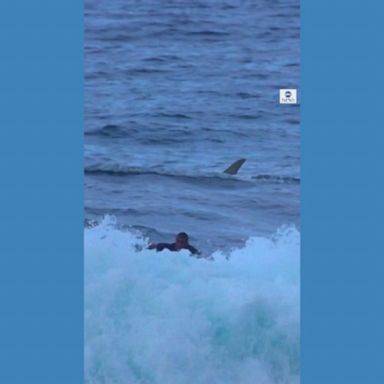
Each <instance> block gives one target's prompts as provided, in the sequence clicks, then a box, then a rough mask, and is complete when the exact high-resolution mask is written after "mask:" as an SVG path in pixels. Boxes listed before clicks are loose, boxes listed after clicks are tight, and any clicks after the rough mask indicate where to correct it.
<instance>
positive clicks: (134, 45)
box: [84, 0, 300, 384]
mask: <svg viewBox="0 0 384 384" xmlns="http://www.w3.org/2000/svg"><path fill="white" fill-rule="evenodd" d="M299 13H300V9H299V1H298V0H253V1H247V0H245V1H240V0H226V1H218V0H212V1H170V0H164V1H153V0H144V1H133V0H86V1H85V148H84V151H85V212H86V220H87V222H88V223H89V222H90V221H93V220H96V221H97V222H101V221H102V220H103V217H104V216H105V215H112V216H114V217H115V220H116V222H117V224H116V225H113V226H112V227H113V229H111V228H112V227H111V225H110V223H109V222H107V223H105V221H104V224H102V225H101V226H98V227H96V228H95V229H87V230H86V265H87V270H86V300H87V304H86V308H87V309H86V313H88V317H87V316H86V319H88V320H86V329H87V330H88V335H87V337H86V346H87V351H88V352H87V351H86V377H87V383H97V384H100V383H124V384H130V383H135V384H136V383H144V384H145V383H160V384H189V383H204V384H205V383H231V382H239V383H240V382H241V383H245V384H246V383H252V384H253V383H256V382H257V383H259V384H263V383H266V384H270V383H290V384H291V383H297V382H298V380H299V379H298V323H299V317H298V301H299V293H298V292H299V290H298V289H299V288H298V287H299V280H298V279H299V277H298V273H299V270H298V268H299V267H298V255H299V245H298V241H299V240H298V236H299V233H298V232H297V231H296V230H295V229H293V228H294V227H296V228H297V229H299V227H300V216H299V214H300V210H299V198H300V119H299V106H298V105H280V104H279V89H280V88H299V74H300V61H299V55H300V52H299V34H300V29H299ZM239 158H246V159H247V161H246V163H245V164H244V165H243V167H242V168H241V169H240V171H239V173H238V174H237V175H235V176H229V175H226V174H224V173H223V170H224V169H225V168H227V166H228V165H229V164H231V163H232V162H233V161H235V160H237V159H239ZM108 220H110V219H108ZM286 226H288V228H290V229H289V230H288V232H287V233H286V232H284V231H283V232H284V233H283V234H281V233H280V234H276V231H277V230H278V229H279V228H282V227H286ZM119 229H120V230H121V229H123V232H121V231H119ZM180 231H186V232H188V233H189V234H190V237H191V238H192V243H193V244H194V245H196V246H197V247H198V248H200V249H201V250H202V252H203V254H205V255H211V254H212V253H213V252H215V251H216V252H219V253H220V252H224V253H226V255H228V252H229V253H231V252H232V253H231V255H232V256H233V255H237V254H238V253H239V252H240V253H241V252H243V251H244V252H245V254H244V255H243V254H241V255H242V256H241V255H240V256H239V260H243V261H242V262H240V263H243V264H241V266H239V265H236V264H235V265H232V266H231V265H229V264H228V263H229V262H228V263H227V264H225V263H224V264H223V265H222V266H221V267H220V268H219V269H218V270H216V269H214V268H213V267H209V268H210V269H209V270H204V271H202V270H201V268H204V267H202V265H203V266H204V265H205V264H201V263H207V262H205V261H200V264H199V265H198V266H195V264H193V263H194V261H190V260H187V259H185V264H183V262H182V261H177V263H178V262H180V263H182V265H179V264H177V265H179V267H180V268H181V269H178V268H176V270H175V264H174V263H173V262H174V261H175V259H174V257H175V256H174V255H166V256H169V257H168V258H166V260H162V259H161V260H160V259H159V258H161V257H163V255H160V254H156V253H153V252H152V253H150V252H148V251H142V253H140V252H139V256H137V254H136V253H134V252H135V251H134V250H135V249H136V250H137V249H140V247H143V246H145V244H146V241H147V240H146V239H147V238H149V239H150V240H152V241H172V240H173V237H174V234H175V233H177V232H180ZM292 231H293V232H292ZM292 233H293V234H292ZM124 234H125V235H124ZM125 236H128V237H129V238H128V237H125ZM132 236H133V237H132ZM101 239H105V240H101ZM135 239H136V240H135ZM103 241H104V242H103ZM276 244H277V245H276ZM287 244H288V245H287ZM292 244H293V245H292ZM123 245H124V247H123ZM138 245H139V248H137V246H138ZM131 246H132V249H131V248H130V247H131ZM114 247H117V248H116V249H115V248H114ZM135 247H136V248H135ZM274 247H277V248H276V249H275V248H274ZM235 248H236V249H238V250H239V249H243V251H236V250H235V251H234V250H233V249H235ZM125 252H127V253H125ZM132 252H133V253H132ZM236 252H237V253H236ZM106 255H108V256H106ZM128 255H130V256H128ZM261 255H262V256H263V259H262V261H260V260H259V259H258V257H259V256H260V257H261ZM276 255H278V258H279V260H280V259H281V260H284V261H283V262H282V263H277V262H276V261H271V260H272V259H273V260H275V259H274V257H275V256H276ZM129 257H131V259H129ZM276 257H277V256H276ZM99 258H101V259H102V260H104V259H103V258H106V259H108V260H109V261H105V260H104V261H97V260H99ZM126 258H128V259H129V260H130V261H127V259H126ZM148 258H149V259H150V263H149V264H147V263H146V261H143V260H148ZM270 259H271V260H270ZM169 260H172V263H171V264H170V262H169ZM176 260H184V259H183V258H182V257H181V258H179V259H176ZM251 260H253V261H251ZM232 262H233V261H232ZM126 263H128V264H126ZM142 263H143V264H142ZM190 263H192V264H193V265H192V264H190ZM253 263H254V264H253ZM278 264H279V266H278ZM212 265H214V263H213V264H212ZM281 265H284V266H287V265H288V266H289V267H286V268H285V267H284V268H282V267H281ZM249 268H255V270H254V271H253V272H252V273H254V274H255V275H252V274H251V275H248V272H247V270H248V269H249ZM122 271H125V272H122ZM127 271H130V272H129V273H128V272H127ZM154 271H155V272H154ZM165 271H166V272H165ZM181 271H184V272H181ZM258 271H265V274H263V273H261V272H258ZM271 271H275V272H276V273H275V274H271ZM124 273H125V274H124ZM180 273H181V275H180ZM249 273H251V272H249ZM258 273H260V274H261V275H262V278H261V277H260V276H261V275H258ZM121 274H122V275H121ZM272 275H273V277H272ZM170 276H172V278H170ZM196 276H199V277H196ZM195 278H196V279H197V280H196V281H195V280H194V279H195ZM201 279H203V280H201ZM204 279H205V280H204ZM191 281H195V284H196V285H193V284H192V283H190V282H191ZM207 281H210V283H209V284H208V283H207ZM100 282H103V283H102V285H101V283H100ZM222 282H223V284H222ZM225 282H226V283H225ZM146 284H147V285H146ZM226 284H227V285H226ZM271 287H272V291H273V292H275V295H272V294H271V289H270V288H271ZM132 292H135V295H136V296H137V297H140V300H138V301H130V300H131V299H129V298H132V297H133V296H132V295H133V293H132ZM181 292H182V294H181ZM203 292H205V294H203ZM244 292H249V294H250V297H248V296H247V295H244ZM252 292H253V293H254V296H252ZM267 292H268V293H267ZM179 294H180V296H182V297H183V299H181V297H179ZM153 295H155V296H158V297H159V300H160V301H161V303H162V304H161V305H162V307H161V308H163V310H164V311H165V312H166V313H165V312H163V310H162V309H161V308H160V307H158V306H157V304H156V303H155V302H152V301H151V300H150V299H149V298H150V297H152V296H153ZM207 295H208V296H207ZM271 295H272V296H271ZM240 296H241V299H240ZM251 296H252V297H251ZM220 297H221V298H223V297H224V298H225V300H224V301H220ZM236 297H238V299H235V298H236ZM132 300H133V299H132ZM244 300H245V301H244ZM172 302H176V303H178V304H177V306H178V308H180V311H175V308H174V307H173V306H172V304H171V303H172ZM124 305H125V306H124ZM124 308H125V309H124ZM195 308H202V310H201V313H200V312H199V315H197V314H196V311H195ZM204 308H205V309H204ZM124 311H128V312H124ZM170 313H176V314H175V316H176V318H174V319H172V321H171V322H170V323H167V321H168V320H169V317H166V314H168V315H169V314H170ZM200 315H201V317H199V316H200ZM151 316H152V317H151ZM287 317H288V318H287ZM127 318H129V319H131V320H130V322H128V323H126V321H127V320H126V319H127ZM132 319H134V320H132ZM192 319H193V320H192ZM139 320H140V321H139ZM179 320H181V321H183V322H184V324H188V328H187V330H186V329H181V328H180V329H179V328H177V327H178V325H177V324H179V322H178V321H179ZM136 321H137V322H136ZM104 323H107V324H108V327H107V326H104ZM143 323H145V324H147V325H148V324H149V325H148V327H149V329H150V332H149V333H146V329H147V328H146V327H144V326H143ZM138 324H140V326H139V325H138ZM195 325H197V328H196V329H195ZM135 326H137V327H136V328H135ZM164 326H165V327H170V328H172V327H176V328H177V332H176V334H172V333H169V334H167V332H168V331H167V332H165V331H164V328H163V327H164ZM180 327H181V325H180ZM242 327H243V328H242ZM167 329H168V328H167ZM193 329H195V333H194V331H192V330H193ZM241 329H246V330H247V331H246V333H242V332H243V331H241ZM164 332H165V333H164ZM169 332H170V331H169ZM236 332H237V333H236ZM252 332H253V333H252ZM181 334H184V335H186V339H185V340H183V341H181V340H180V335H181ZM140 335H141V337H140ZM154 335H158V336H157V337H158V339H156V337H155V338H154ZM160 335H161V336H160ZM247 335H248V336H247ZM249 335H250V336H249ZM153 340H155V344H153ZM156 340H157V341H158V343H157V341H156ZM197 340H200V341H201V340H204V341H203V342H202V344H201V345H200V342H198V341H197ZM241 340H242V341H241ZM156 343H157V344H156ZM239 343H240V344H239ZM176 344H177V345H180V346H179V349H177V348H176V349H175V345H176ZM170 346H172V348H171V347H170ZM103 348H104V349H103ZM114 348H118V349H117V350H115V349H114ZM200 348H203V350H202V351H201V353H202V355H201V356H205V357H206V359H205V360H204V359H202V361H200V360H199V359H197V360H196V357H197V355H198V354H199V353H200V352H199V351H200ZM159 351H164V356H163V357H164V361H162V363H161V364H160V363H159V364H160V365H157V363H155V357H154V355H155V354H157V353H159ZM143 354H144V355H143ZM108 356H113V358H112V357H108ZM139 356H145V359H144V360H140V357H139ZM180 356H184V357H185V356H189V357H190V359H187V360H185V361H184V360H183V359H181V357H180ZM201 356H200V357H201ZM179 358H180V359H181V360H180V361H178V359H179ZM204 361H205V362H206V364H207V366H206V367H205V369H204V370H202V371H199V367H201V364H203V362H204ZM220 361H221V362H222V363H223V365H220V364H221V363H220ZM176 362H177V364H178V365H177V364H176ZM173 363H175V364H176V365H175V366H173V365H172V364H173ZM194 364H196V366H195V365H194ZM177 367H179V368H177ZM197 371H199V374H198V375H197V376H196V377H195V380H192V377H191V375H193V372H195V373H196V372H197ZM231 374H232V376H231ZM191 380H192V381H191ZM226 380H227V381H226ZM255 380H256V381H255Z"/></svg>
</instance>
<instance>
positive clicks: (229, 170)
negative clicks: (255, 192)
mask: <svg viewBox="0 0 384 384" xmlns="http://www.w3.org/2000/svg"><path fill="white" fill-rule="evenodd" d="M246 160H247V159H239V160H236V161H235V162H234V163H232V164H231V165H230V166H229V167H228V168H227V169H226V170H225V171H224V173H228V175H236V173H237V172H238V171H239V169H240V168H241V166H242V165H243V164H244V163H245V161H246Z"/></svg>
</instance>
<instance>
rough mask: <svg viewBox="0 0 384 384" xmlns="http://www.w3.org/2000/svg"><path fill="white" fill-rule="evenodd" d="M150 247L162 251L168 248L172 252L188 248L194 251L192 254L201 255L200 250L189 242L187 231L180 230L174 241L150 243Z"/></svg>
mask: <svg viewBox="0 0 384 384" xmlns="http://www.w3.org/2000/svg"><path fill="white" fill-rule="evenodd" d="M148 249H156V251H158V252H160V251H162V250H164V249H168V250H169V251H172V252H177V251H180V250H181V249H186V250H188V251H189V252H191V253H192V255H200V252H199V251H198V250H197V249H196V248H195V247H193V246H192V245H191V244H189V237H188V235H187V234H186V233H185V232H180V233H179V234H177V236H176V239H175V242H174V243H152V244H150V245H149V247H148Z"/></svg>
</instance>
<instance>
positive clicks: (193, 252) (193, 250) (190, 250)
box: [188, 245, 201, 256]
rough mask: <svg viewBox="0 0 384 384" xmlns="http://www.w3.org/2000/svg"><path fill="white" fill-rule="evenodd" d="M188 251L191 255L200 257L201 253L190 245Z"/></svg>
mask: <svg viewBox="0 0 384 384" xmlns="http://www.w3.org/2000/svg"><path fill="white" fill-rule="evenodd" d="M188 250H189V252H191V253H192V255H195V256H201V252H200V251H199V250H198V249H196V248H195V247H193V246H192V245H190V246H189V247H188Z"/></svg>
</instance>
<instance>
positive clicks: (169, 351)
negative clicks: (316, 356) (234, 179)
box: [84, 217, 300, 384]
mask: <svg viewBox="0 0 384 384" xmlns="http://www.w3.org/2000/svg"><path fill="white" fill-rule="evenodd" d="M84 241H85V243H84V247H85V383H86V384H189V383H194V384H208V383H209V384H215V383H217V384H219V383H220V384H232V383H241V384H255V383H257V384H297V383H299V352H300V351H299V326H300V316H299V308H300V283H299V276H300V233H299V232H298V230H297V229H295V227H292V226H291V227H282V228H280V229H279V230H277V231H276V233H275V234H274V235H273V236H270V237H261V236H260V237H250V238H249V239H248V240H247V242H246V243H245V245H244V246H243V247H240V248H235V249H232V250H231V251H230V252H226V253H222V252H221V251H220V250H217V251H215V252H213V253H212V254H211V255H207V256H209V257H207V258H203V259H198V258H195V257H192V256H190V255H189V254H188V252H187V251H181V252H169V251H164V252H154V251H149V250H147V249H145V247H146V245H147V244H148V239H146V238H145V237H143V235H142V234H141V233H140V232H137V231H133V230H132V231H129V230H120V229H118V227H117V225H116V223H115V220H114V219H113V218H110V217H109V218H105V219H104V221H102V222H101V223H100V224H99V225H97V226H95V227H93V228H87V229H85V238H84Z"/></svg>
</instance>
